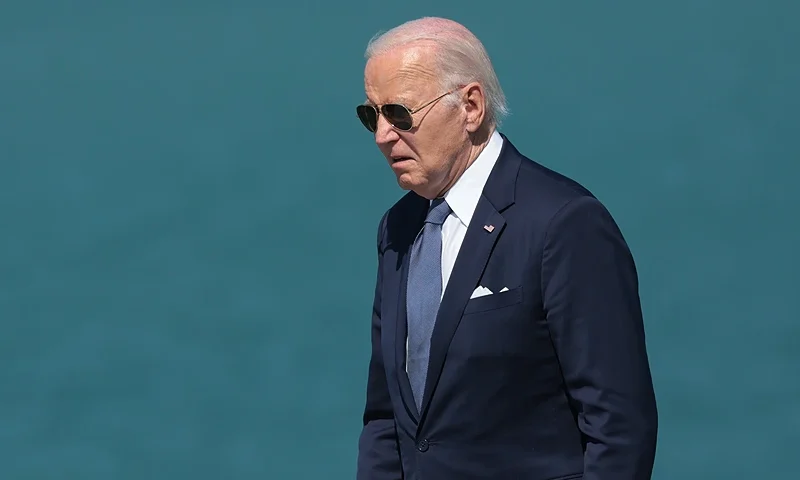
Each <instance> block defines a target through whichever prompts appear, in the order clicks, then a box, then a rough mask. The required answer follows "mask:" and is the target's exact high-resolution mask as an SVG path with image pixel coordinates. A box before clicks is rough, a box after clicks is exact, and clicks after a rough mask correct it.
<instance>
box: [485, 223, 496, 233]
mask: <svg viewBox="0 0 800 480" xmlns="http://www.w3.org/2000/svg"><path fill="white" fill-rule="evenodd" d="M483 229H484V230H486V231H487V232H489V233H492V230H494V225H484V226H483Z"/></svg>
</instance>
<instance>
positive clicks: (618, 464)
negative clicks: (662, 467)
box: [357, 137, 657, 480]
mask: <svg viewBox="0 0 800 480" xmlns="http://www.w3.org/2000/svg"><path fill="white" fill-rule="evenodd" d="M503 139H504V145H503V148H502V151H501V153H500V157H499V159H498V161H497V163H496V165H495V166H494V169H493V170H492V173H491V175H490V177H489V179H488V181H487V184H486V186H485V188H484V190H483V194H482V196H481V198H480V201H479V202H478V205H477V207H476V210H475V214H474V216H473V218H472V220H471V222H470V225H469V229H468V230H467V234H466V237H465V239H464V242H463V244H462V246H461V250H460V252H459V255H458V258H457V260H456V263H455V266H454V269H453V272H452V275H451V277H450V281H449V283H448V285H447V288H446V290H445V294H444V298H443V299H442V303H441V306H440V309H439V314H438V316H437V319H436V326H435V329H434V332H433V337H432V340H431V354H430V362H429V368H428V376H427V385H426V388H425V393H424V397H423V401H422V408H421V411H419V412H418V411H417V408H416V407H415V404H414V399H413V396H412V394H411V389H410V386H409V383H408V378H407V376H406V373H405V368H404V359H405V338H406V316H405V301H404V298H405V283H406V277H407V266H408V256H409V251H410V248H411V245H412V243H413V241H414V238H415V236H416V234H417V232H419V230H420V228H421V226H422V222H423V220H424V216H425V213H426V211H427V206H428V201H427V200H425V199H423V198H421V197H419V196H417V195H416V194H414V193H411V192H409V193H408V194H406V195H405V196H404V197H402V198H401V199H400V200H399V201H398V202H397V203H396V204H395V205H394V206H393V207H392V208H390V209H389V210H388V211H387V212H386V214H385V215H384V216H383V218H382V219H381V221H380V226H379V229H378V239H377V240H378V242H377V244H378V275H377V282H376V289H375V301H374V308H373V316H372V357H371V360H370V364H369V372H368V381H367V395H366V408H365V410H364V416H363V422H364V427H363V431H362V433H361V437H360V440H359V454H358V467H357V468H358V473H357V476H358V479H359V480H383V479H400V478H403V479H417V480H451V479H452V480H470V479H481V480H486V479H509V480H512V479H513V480H526V479H529V480H556V479H573V478H583V479H586V480H642V479H649V478H650V476H651V472H652V466H653V462H654V457H655V449H656V432H657V410H656V402H655V394H654V391H653V385H652V380H651V375H650V368H649V364H648V357H647V353H646V348H645V334H644V327H643V320H642V312H641V307H640V301H639V294H638V279H637V273H636V267H635V265H634V261H633V258H632V255H631V253H630V251H629V249H628V246H627V244H626V242H625V240H624V239H623V236H622V234H621V232H620V230H619V228H618V227H617V224H616V223H615V221H614V220H613V219H612V217H611V215H610V214H609V212H608V211H607V210H606V209H605V207H604V206H603V205H602V204H601V203H600V202H599V201H598V200H597V199H596V198H595V197H594V196H593V195H592V194H591V193H590V192H589V191H588V190H587V189H585V188H584V187H582V186H581V185H579V184H578V183H576V182H575V181H573V180H571V179H569V178H566V177H565V176H563V175H560V174H558V173H555V172H553V171H552V170H549V169H547V168H545V167H543V166H542V165H540V164H538V163H536V162H534V161H532V160H530V159H528V158H526V157H524V156H523V155H521V154H520V153H519V152H518V151H517V150H516V148H514V146H513V145H512V144H511V143H510V142H509V141H508V139H507V138H505V137H503ZM486 225H492V226H494V228H493V229H492V231H491V232H489V231H487V229H485V228H484V226H486ZM479 285H481V286H484V287H486V288H489V289H490V290H491V291H492V292H494V294H492V295H488V296H484V297H478V298H474V299H470V295H471V294H472V292H473V290H474V289H475V288H476V287H477V286H479ZM504 287H507V288H508V291H505V292H502V293H499V292H500V290H501V289H502V288H504Z"/></svg>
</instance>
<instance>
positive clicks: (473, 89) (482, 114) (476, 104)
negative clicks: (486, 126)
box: [463, 82, 486, 133]
mask: <svg viewBox="0 0 800 480" xmlns="http://www.w3.org/2000/svg"><path fill="white" fill-rule="evenodd" d="M463 92H464V93H463V95H464V97H463V99H464V109H465V113H466V114H467V118H466V127H467V131H468V132H470V133H475V132H477V131H478V129H480V128H481V126H482V125H483V120H484V118H486V96H485V95H484V92H483V87H482V86H481V85H480V84H479V83H477V82H473V83H470V84H468V85H467V86H466V87H464V90H463Z"/></svg>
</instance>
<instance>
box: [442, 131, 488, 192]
mask: <svg viewBox="0 0 800 480" xmlns="http://www.w3.org/2000/svg"><path fill="white" fill-rule="evenodd" d="M494 130H495V128H494V126H491V125H490V126H487V127H485V128H480V129H479V130H478V131H476V132H474V133H472V134H470V136H469V141H470V142H469V145H468V146H466V147H465V148H464V150H463V151H462V152H461V153H460V154H459V157H460V158H459V159H458V160H456V161H455V162H453V166H452V168H451V170H450V174H449V175H448V176H449V177H450V181H448V182H447V184H445V186H444V188H443V189H442V190H441V191H440V192H439V194H438V195H436V197H444V196H445V195H446V194H447V192H448V191H450V189H451V188H453V185H455V184H456V182H457V181H458V179H459V178H461V175H463V174H464V172H466V171H467V169H468V168H469V167H470V166H471V165H472V164H473V163H475V160H477V159H478V156H480V154H481V152H482V151H483V149H484V148H486V145H488V144H489V140H490V139H491V138H492V134H493V133H494Z"/></svg>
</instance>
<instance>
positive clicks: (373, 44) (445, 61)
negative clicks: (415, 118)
mask: <svg viewBox="0 0 800 480" xmlns="http://www.w3.org/2000/svg"><path fill="white" fill-rule="evenodd" d="M421 41H422V42H424V41H429V42H432V43H433V44H434V45H436V49H435V50H434V58H435V61H436V67H437V68H438V73H440V75H441V76H440V82H441V88H443V89H445V90H450V89H453V88H456V87H457V86H459V85H465V84H467V83H469V82H478V83H479V84H480V85H481V86H482V87H483V89H484V95H485V97H486V105H485V106H484V107H485V108H486V121H487V122H488V124H489V125H495V126H499V125H500V123H501V122H502V120H503V118H505V117H506V116H507V115H508V114H509V113H510V112H509V108H508V104H507V103H506V97H505V94H504V93H503V89H502V88H501V87H500V81H499V80H498V79H497V74H496V73H495V71H494V67H493V66H492V62H491V60H490V59H489V54H488V53H487V52H486V49H485V48H484V46H483V44H482V43H481V41H480V40H478V38H477V37H476V36H475V35H474V34H473V33H472V32H470V31H469V30H468V29H467V28H466V27H464V26H463V25H461V24H459V23H457V22H454V21H452V20H448V19H444V18H436V17H424V18H420V19H417V20H411V21H409V22H406V23H404V24H402V25H399V26H397V27H394V28H393V29H391V30H389V31H387V32H385V33H379V34H377V35H375V36H374V37H373V38H372V39H371V40H370V41H369V44H368V45H367V50H366V52H365V55H364V56H365V57H366V59H367V60H368V61H369V59H370V58H372V57H374V56H377V55H380V54H382V53H384V52H386V51H388V50H391V49H394V48H397V47H401V46H405V45H408V44H411V43H414V42H421ZM443 100H444V101H447V102H449V103H450V104H454V103H455V102H456V101H457V98H455V97H450V96H448V97H445V99H443Z"/></svg>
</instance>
